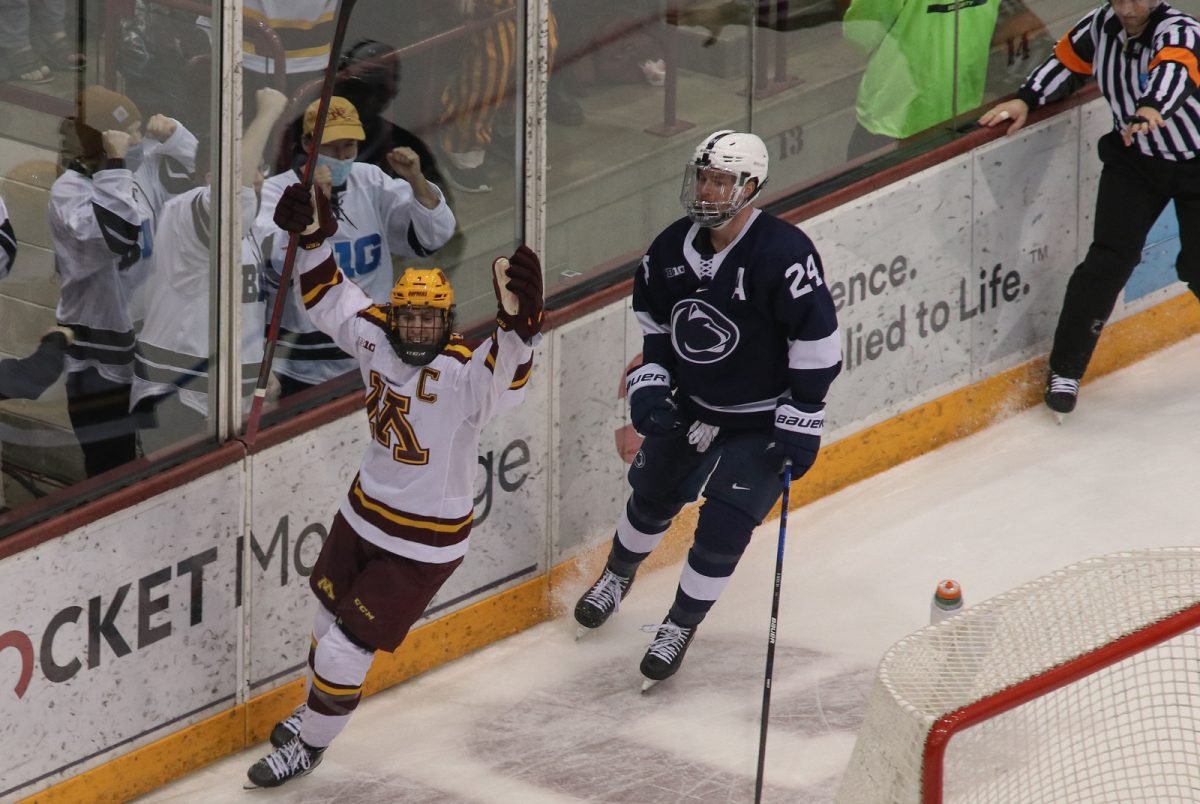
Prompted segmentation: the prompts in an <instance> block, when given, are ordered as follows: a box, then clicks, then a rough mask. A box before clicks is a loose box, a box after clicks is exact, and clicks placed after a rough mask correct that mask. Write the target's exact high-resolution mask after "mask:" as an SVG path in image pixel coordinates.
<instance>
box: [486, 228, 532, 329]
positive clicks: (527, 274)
mask: <svg viewBox="0 0 1200 804" xmlns="http://www.w3.org/2000/svg"><path fill="white" fill-rule="evenodd" d="M494 268H495V265H494V264H493V269H494ZM497 274H498V271H497V270H493V271H492V287H493V288H494V289H495V291H496V298H497V299H498V300H499V301H500V309H499V311H498V312H497V313H496V323H497V324H498V325H499V326H500V328H501V329H505V330H512V331H513V332H515V333H517V334H518V335H520V336H521V338H522V340H526V341H528V340H530V339H531V338H533V336H534V335H536V334H538V333H539V332H541V331H542V318H543V315H542V307H543V298H542V264H541V262H540V261H539V260H538V256H537V254H535V253H533V250H532V249H530V248H529V247H528V246H521V247H520V248H518V249H517V250H516V251H515V252H513V255H512V256H511V257H509V258H508V269H507V272H506V276H507V279H508V281H507V282H505V283H504V286H503V288H501V286H500V283H499V280H498V279H497ZM505 291H507V292H505ZM514 304H515V307H516V310H515V311H513V310H512V309H511V307H513V306H514Z"/></svg>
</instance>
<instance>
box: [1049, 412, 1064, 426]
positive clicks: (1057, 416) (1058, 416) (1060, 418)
mask: <svg viewBox="0 0 1200 804" xmlns="http://www.w3.org/2000/svg"><path fill="white" fill-rule="evenodd" d="M1051 412H1052V413H1053V414H1054V423H1055V424H1057V425H1059V426H1060V427H1061V426H1062V423H1063V422H1064V421H1066V420H1067V414H1065V413H1059V412H1058V411H1051Z"/></svg>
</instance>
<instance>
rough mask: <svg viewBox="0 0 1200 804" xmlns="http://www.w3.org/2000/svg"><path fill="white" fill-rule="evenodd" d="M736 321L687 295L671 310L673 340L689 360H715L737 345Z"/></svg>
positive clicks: (677, 352) (721, 357) (726, 354)
mask: <svg viewBox="0 0 1200 804" xmlns="http://www.w3.org/2000/svg"><path fill="white" fill-rule="evenodd" d="M738 337H739V332H738V328H737V325H736V324H734V323H733V322H732V321H730V320H729V319H728V318H726V317H725V314H724V313H722V312H721V311H720V310H718V309H717V308H715V307H713V306H712V305H711V304H708V303H707V302H703V301H700V300H699V299H684V300H683V301H681V302H679V303H678V304H676V305H675V309H673V310H672V311H671V343H672V344H674V346H675V353H676V354H678V355H679V356H680V357H682V358H683V359H684V360H687V361H688V362H690V363H716V362H717V361H719V360H722V359H724V358H725V357H727V356H729V355H730V354H732V353H733V350H734V349H736V348H737V345H738Z"/></svg>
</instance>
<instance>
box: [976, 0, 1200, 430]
mask: <svg viewBox="0 0 1200 804" xmlns="http://www.w3.org/2000/svg"><path fill="white" fill-rule="evenodd" d="M1093 76H1095V78H1096V81H1097V82H1098V83H1099V86H1100V91H1101V92H1102V93H1103V94H1104V97H1105V99H1107V100H1108V104H1109V106H1110V107H1111V109H1112V114H1113V130H1112V131H1110V132H1108V133H1107V134H1105V135H1104V136H1103V137H1101V138H1100V143H1099V151H1100V160H1101V161H1102V162H1103V163H1104V166H1103V168H1102V170H1101V173H1100V187H1099V190H1098V192H1097V197H1096V215H1095V218H1096V220H1095V231H1094V234H1093V239H1092V245H1091V247H1090V248H1089V249H1088V253H1087V256H1086V257H1084V260H1083V262H1082V263H1080V264H1079V266H1078V267H1076V269H1075V272H1074V273H1072V274H1071V279H1070V281H1069V282H1068V283H1067V293H1066V297H1065V298H1064V300H1063V309H1062V312H1061V313H1060V314H1059V318H1058V328H1057V329H1056V330H1055V333H1054V347H1053V349H1051V351H1050V375H1049V378H1048V380H1047V383H1046V395H1045V399H1046V404H1047V405H1048V406H1049V407H1050V409H1051V410H1053V411H1055V412H1056V413H1058V414H1060V415H1061V414H1064V413H1070V412H1071V411H1072V410H1074V409H1075V400H1076V397H1077V396H1078V394H1079V381H1080V379H1081V378H1082V377H1083V374H1084V371H1086V370H1087V365H1088V361H1089V360H1090V359H1091V357H1092V351H1093V350H1094V349H1095V348H1096V342H1097V341H1098V340H1099V338H1100V330H1101V329H1102V328H1103V327H1104V323H1105V322H1106V321H1107V320H1108V317H1109V315H1111V314H1112V309H1113V305H1114V304H1116V300H1117V296H1118V294H1120V292H1121V288H1123V287H1124V286H1125V283H1126V282H1127V281H1128V280H1129V276H1130V274H1132V273H1133V269H1134V268H1135V267H1136V266H1137V264H1138V261H1139V259H1140V258H1141V252H1142V246H1143V245H1144V244H1145V241H1146V234H1147V233H1148V232H1149V231H1150V227H1151V226H1153V225H1154V222H1155V221H1156V220H1157V219H1158V216H1159V215H1160V214H1161V213H1162V211H1163V209H1164V208H1165V207H1166V205H1167V202H1169V201H1172V200H1173V201H1174V202H1175V213H1176V215H1177V216H1178V219H1179V238H1180V241H1181V245H1182V247H1181V249H1180V252H1179V258H1178V260H1177V261H1176V263H1175V270H1176V272H1177V273H1178V275H1179V279H1180V280H1181V281H1183V282H1186V283H1187V284H1188V287H1189V288H1190V289H1191V291H1192V292H1193V293H1195V294H1196V295H1197V296H1200V99H1198V98H1197V93H1196V90H1197V86H1198V85H1200V23H1198V22H1197V21H1196V20H1195V19H1194V18H1192V17H1190V16H1188V15H1187V14H1185V13H1183V12H1182V11H1179V10H1177V9H1174V8H1171V6H1169V5H1167V3H1166V2H1156V0H1110V2H1109V3H1108V4H1107V5H1103V6H1101V7H1099V8H1097V9H1095V10H1094V11H1091V12H1089V13H1088V14H1087V16H1085V17H1084V18H1083V19H1081V20H1080V21H1079V22H1078V23H1076V25H1075V27H1073V28H1072V29H1071V30H1070V31H1069V32H1068V33H1067V34H1066V36H1064V37H1063V38H1062V39H1060V40H1059V41H1058V44H1056V45H1055V47H1054V52H1053V53H1052V54H1051V55H1050V57H1049V58H1047V59H1046V61H1045V62H1044V63H1043V64H1042V65H1041V66H1039V67H1038V68H1037V69H1036V70H1034V71H1033V72H1032V73H1030V75H1029V77H1028V78H1027V79H1026V80H1025V83H1024V84H1023V85H1022V86H1021V88H1020V89H1019V90H1017V96H1016V98H1014V99H1013V100H1009V101H1005V102H1003V103H1000V104H998V105H996V106H995V107H993V108H992V109H991V110H989V111H988V112H986V113H985V114H984V115H983V116H982V117H980V118H979V124H980V125H982V126H988V127H989V128H990V127H992V126H995V125H997V124H1000V123H1004V122H1008V123H1009V126H1008V132H1007V133H1008V134H1012V133H1014V132H1015V131H1017V130H1018V129H1020V128H1021V127H1022V126H1023V125H1025V120H1026V118H1027V117H1028V115H1029V110H1030V109H1032V108H1034V107H1037V106H1041V105H1042V104H1045V103H1049V102H1051V101H1055V100H1059V99H1061V98H1064V97H1066V96H1067V95H1069V94H1070V93H1071V92H1073V91H1074V90H1076V89H1078V88H1079V87H1080V86H1082V85H1083V84H1084V82H1086V81H1087V80H1088V79H1089V78H1091V77H1093Z"/></svg>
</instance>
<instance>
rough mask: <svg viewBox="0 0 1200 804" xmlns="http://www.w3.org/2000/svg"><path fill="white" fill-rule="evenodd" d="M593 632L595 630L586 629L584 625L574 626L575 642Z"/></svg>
mask: <svg viewBox="0 0 1200 804" xmlns="http://www.w3.org/2000/svg"><path fill="white" fill-rule="evenodd" d="M595 630H596V629H595V628H588V627H587V626H586V625H580V626H576V628H575V641H576V642H578V641H579V640H581V639H583V638H584V637H585V636H587V635H588V634H590V633H592V632H594V631H595Z"/></svg>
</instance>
